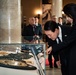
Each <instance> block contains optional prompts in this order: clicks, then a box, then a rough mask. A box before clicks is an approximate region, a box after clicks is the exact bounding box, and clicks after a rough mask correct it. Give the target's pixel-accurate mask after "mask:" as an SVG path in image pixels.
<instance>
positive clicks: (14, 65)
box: [0, 43, 45, 75]
mask: <svg viewBox="0 0 76 75" xmlns="http://www.w3.org/2000/svg"><path fill="white" fill-rule="evenodd" d="M4 70H5V72H4ZM11 73H14V75H25V74H28V75H31V74H33V75H45V44H44V43H42V44H26V43H21V44H20V43H11V44H9V43H0V75H10V74H11Z"/></svg>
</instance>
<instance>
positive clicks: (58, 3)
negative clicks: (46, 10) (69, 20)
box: [52, 0, 62, 18]
mask: <svg viewBox="0 0 76 75" xmlns="http://www.w3.org/2000/svg"><path fill="white" fill-rule="evenodd" d="M52 15H56V17H57V18H58V17H62V0H52Z"/></svg>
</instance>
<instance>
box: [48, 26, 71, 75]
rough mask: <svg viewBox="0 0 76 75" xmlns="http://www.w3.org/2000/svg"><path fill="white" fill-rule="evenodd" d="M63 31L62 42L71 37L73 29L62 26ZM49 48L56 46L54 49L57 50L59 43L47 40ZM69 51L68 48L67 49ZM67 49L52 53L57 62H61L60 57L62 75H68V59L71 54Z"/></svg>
mask: <svg viewBox="0 0 76 75" xmlns="http://www.w3.org/2000/svg"><path fill="white" fill-rule="evenodd" d="M60 27H61V30H62V40H63V41H64V40H65V39H66V38H67V36H69V35H70V32H71V27H68V26H60ZM47 41H49V42H48V44H49V46H54V45H55V46H54V48H55V49H56V45H58V44H57V41H56V40H54V41H53V40H51V39H47ZM66 49H68V48H66ZM66 49H64V50H63V49H62V50H61V51H56V52H54V51H53V52H52V53H53V56H54V58H55V60H59V58H58V56H60V62H61V71H62V75H67V74H68V70H67V68H68V62H69V61H68V58H69V52H68V51H67V50H66Z"/></svg>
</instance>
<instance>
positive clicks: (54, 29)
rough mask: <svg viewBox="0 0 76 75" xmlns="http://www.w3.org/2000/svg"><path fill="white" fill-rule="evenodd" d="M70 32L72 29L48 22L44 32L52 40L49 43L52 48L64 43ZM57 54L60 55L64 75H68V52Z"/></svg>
mask: <svg viewBox="0 0 76 75" xmlns="http://www.w3.org/2000/svg"><path fill="white" fill-rule="evenodd" d="M69 31H71V27H65V26H60V25H58V24H57V23H56V22H54V21H47V22H46V23H45V25H44V32H45V34H46V35H47V36H48V38H49V39H51V41H48V42H49V45H50V46H53V45H55V44H59V43H60V42H63V41H64V39H66V37H67V36H68V35H70V32H69ZM56 54H59V56H60V62H61V72H62V75H67V72H68V71H67V66H68V63H67V59H68V55H67V50H65V49H64V51H63V50H62V51H60V52H58V53H56ZM68 54H69V53H68ZM54 55H55V53H54ZM55 57H56V56H55Z"/></svg>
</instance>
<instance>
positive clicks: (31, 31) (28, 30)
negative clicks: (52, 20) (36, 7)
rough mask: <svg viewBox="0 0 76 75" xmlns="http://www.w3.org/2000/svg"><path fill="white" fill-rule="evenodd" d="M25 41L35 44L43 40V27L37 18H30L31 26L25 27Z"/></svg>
mask: <svg viewBox="0 0 76 75" xmlns="http://www.w3.org/2000/svg"><path fill="white" fill-rule="evenodd" d="M23 36H24V40H25V41H28V42H34V41H36V40H38V41H37V42H39V40H40V39H42V27H41V24H39V19H38V18H37V17H31V18H29V24H28V25H27V26H25V28H24V31H23Z"/></svg>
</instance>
